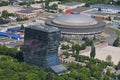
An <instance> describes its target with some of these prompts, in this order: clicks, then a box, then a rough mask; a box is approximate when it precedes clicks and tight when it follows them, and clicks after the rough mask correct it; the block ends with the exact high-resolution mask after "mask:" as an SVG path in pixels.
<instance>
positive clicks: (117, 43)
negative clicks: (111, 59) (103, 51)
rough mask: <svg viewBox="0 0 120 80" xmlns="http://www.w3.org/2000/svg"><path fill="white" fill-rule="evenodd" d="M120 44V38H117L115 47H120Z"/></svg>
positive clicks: (114, 43)
mask: <svg viewBox="0 0 120 80" xmlns="http://www.w3.org/2000/svg"><path fill="white" fill-rule="evenodd" d="M119 42H120V40H119V37H117V38H116V39H115V41H114V42H113V46H115V47H118V46H119Z"/></svg>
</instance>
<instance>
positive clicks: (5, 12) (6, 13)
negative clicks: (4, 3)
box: [1, 10, 9, 18]
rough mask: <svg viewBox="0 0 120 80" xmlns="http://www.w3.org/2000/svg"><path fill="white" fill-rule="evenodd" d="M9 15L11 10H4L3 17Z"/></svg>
mask: <svg viewBox="0 0 120 80" xmlns="http://www.w3.org/2000/svg"><path fill="white" fill-rule="evenodd" d="M8 16H9V12H8V11H7V10H3V11H2V15H1V17H4V18H7V17H8Z"/></svg>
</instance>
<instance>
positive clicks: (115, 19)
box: [112, 17, 120, 27]
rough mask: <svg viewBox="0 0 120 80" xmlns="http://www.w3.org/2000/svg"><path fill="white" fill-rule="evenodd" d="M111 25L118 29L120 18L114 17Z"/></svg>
mask: <svg viewBox="0 0 120 80" xmlns="http://www.w3.org/2000/svg"><path fill="white" fill-rule="evenodd" d="M112 25H114V26H117V27H120V17H114V18H113V20H112Z"/></svg>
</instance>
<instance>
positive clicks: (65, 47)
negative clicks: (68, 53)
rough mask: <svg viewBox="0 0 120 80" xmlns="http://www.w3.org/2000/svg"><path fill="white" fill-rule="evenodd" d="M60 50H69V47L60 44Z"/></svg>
mask: <svg viewBox="0 0 120 80" xmlns="http://www.w3.org/2000/svg"><path fill="white" fill-rule="evenodd" d="M61 49H69V45H65V44H62V45H61Z"/></svg>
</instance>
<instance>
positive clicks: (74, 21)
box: [53, 14, 97, 26]
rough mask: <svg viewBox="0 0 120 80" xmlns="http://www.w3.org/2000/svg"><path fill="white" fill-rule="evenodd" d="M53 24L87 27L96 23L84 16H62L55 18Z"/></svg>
mask: <svg viewBox="0 0 120 80" xmlns="http://www.w3.org/2000/svg"><path fill="white" fill-rule="evenodd" d="M53 23H55V24H61V25H71V26H87V25H95V24H97V21H96V20H95V19H93V18H92V17H90V16H87V15H84V14H63V15H60V16H58V17H57V18H55V19H54V20H53Z"/></svg>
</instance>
